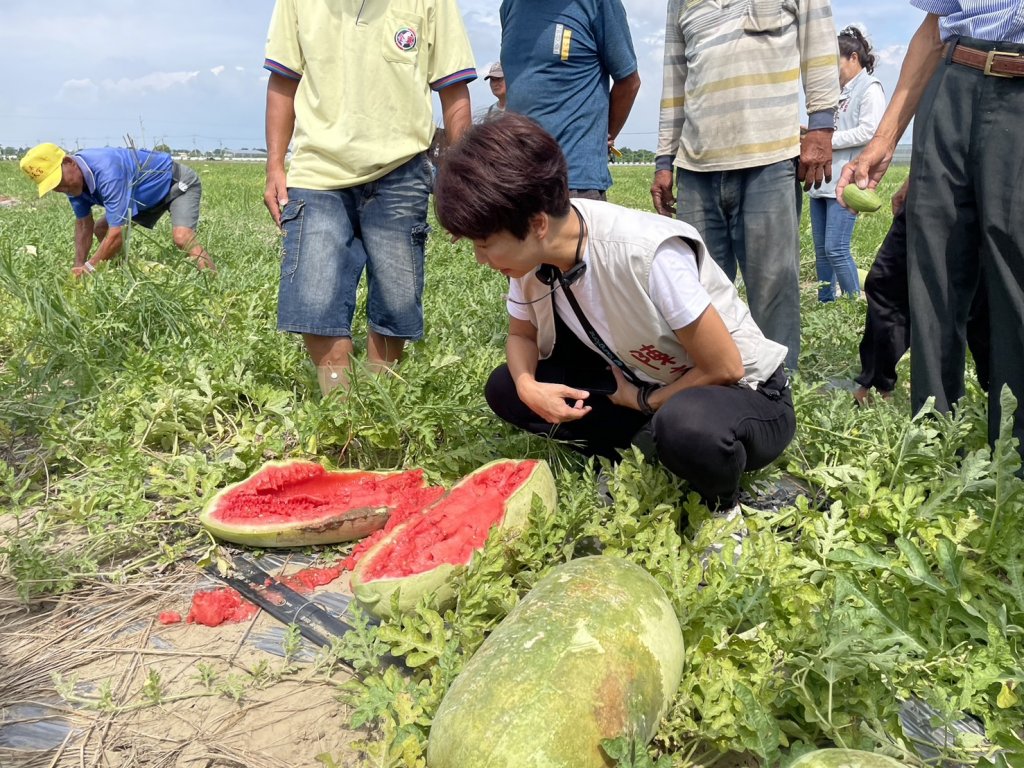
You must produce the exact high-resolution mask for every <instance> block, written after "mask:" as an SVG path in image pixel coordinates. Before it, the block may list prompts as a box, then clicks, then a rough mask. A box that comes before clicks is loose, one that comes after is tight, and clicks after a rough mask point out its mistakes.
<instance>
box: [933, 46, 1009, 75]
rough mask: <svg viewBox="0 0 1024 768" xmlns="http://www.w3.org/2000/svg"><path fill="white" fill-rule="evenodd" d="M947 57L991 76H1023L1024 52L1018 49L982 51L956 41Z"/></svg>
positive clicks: (955, 62)
mask: <svg viewBox="0 0 1024 768" xmlns="http://www.w3.org/2000/svg"><path fill="white" fill-rule="evenodd" d="M949 58H950V61H952V62H953V63H954V64H961V65H963V66H965V67H970V68H971V69H977V70H978V71H980V72H984V73H985V74H986V75H990V76H992V77H1024V53H1022V52H1019V51H1012V52H1011V51H997V50H990V51H984V50H980V49H978V48H971V47H969V46H966V45H964V44H963V43H957V44H956V45H954V46H953V55H952V56H950V57H949Z"/></svg>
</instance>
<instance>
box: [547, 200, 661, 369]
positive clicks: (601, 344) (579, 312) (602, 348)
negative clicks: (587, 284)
mask: <svg viewBox="0 0 1024 768" xmlns="http://www.w3.org/2000/svg"><path fill="white" fill-rule="evenodd" d="M573 210H574V211H576V217H577V218H578V219H579V221H580V236H579V239H578V240H577V241H576V264H577V265H578V264H581V263H582V253H581V251H582V249H583V236H584V235H585V234H586V232H587V225H586V223H585V222H584V221H583V215H582V214H581V213H580V212H579V210H577V209H576V208H575V207H574V208H573ZM555 275H556V277H557V279H558V283H559V285H561V286H562V292H563V293H564V294H565V298H566V299H567V300H568V301H569V306H570V307H572V311H573V312H574V313H575V314H576V319H577V320H579V321H580V325H582V326H583V330H584V331H586V332H587V336H588V337H589V338H590V341H591V342H592V343H593V344H594V346H595V347H597V349H598V351H599V352H600V353H601V354H602V355H604V357H605V359H607V360H608V361H609V362H611V363H612V365H614V366H615V367H616V368H618V369H619V370H620V371H622V375H623V376H625V377H626V379H627V380H628V381H629V382H630V383H631V384H633V385H635V386H637V387H646V386H647V382H645V381H644V380H643V379H641V378H640V377H639V376H637V375H636V374H635V373H633V371H632V369H631V368H630V367H629V366H628V365H626V364H625V363H624V362H622V359H621V358H620V357H619V356H618V355H616V354H615V353H614V352H613V351H612V348H611V347H609V346H608V345H607V344H605V341H604V339H602V338H601V334H599V333H598V332H597V331H596V330H595V329H594V326H593V325H591V323H590V320H588V319H587V316H586V315H585V314H583V308H582V307H580V303H579V302H578V301H577V300H576V297H575V296H574V295H573V293H572V287H571V286H572V283H573V282H574V281H573V280H572V279H569V278H568V277H567V276H566V275H563V274H562V271H561V270H556V272H555ZM551 311H552V312H554V313H555V314H557V313H558V309H557V307H556V306H555V294H554V292H553V291H552V293H551Z"/></svg>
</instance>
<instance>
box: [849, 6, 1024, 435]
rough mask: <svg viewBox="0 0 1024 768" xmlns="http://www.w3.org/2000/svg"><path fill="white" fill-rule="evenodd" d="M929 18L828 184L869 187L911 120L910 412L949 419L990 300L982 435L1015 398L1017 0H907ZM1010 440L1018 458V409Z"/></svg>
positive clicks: (1023, 335)
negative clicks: (858, 142) (855, 147)
mask: <svg viewBox="0 0 1024 768" xmlns="http://www.w3.org/2000/svg"><path fill="white" fill-rule="evenodd" d="M911 5H913V6H915V7H916V8H920V9H921V10H923V11H925V12H927V14H928V16H927V17H926V18H925V19H924V21H923V22H922V23H921V26H920V27H919V28H918V30H917V32H916V33H915V34H914V37H913V39H912V40H911V41H910V47H909V48H908V50H907V55H906V58H904V60H903V68H902V69H901V70H900V79H899V82H898V83H897V84H896V90H895V92H894V93H893V95H892V100H891V101H890V102H889V106H888V108H887V109H886V111H885V114H884V115H883V116H882V122H881V123H880V124H879V126H878V130H877V131H876V132H875V138H874V139H872V140H871V142H870V143H869V144H868V145H867V146H866V147H865V148H864V151H863V152H862V153H861V155H860V156H859V157H858V158H856V159H855V160H854V161H852V162H850V163H848V164H847V165H846V167H845V168H843V169H842V176H841V178H840V180H839V183H838V185H837V187H836V196H837V197H841V194H842V190H843V189H844V188H845V187H846V185H847V184H850V183H856V184H857V186H859V187H862V188H864V187H868V188H874V187H876V186H877V185H878V182H879V181H880V180H881V178H882V176H883V175H884V174H885V171H886V169H887V168H888V167H889V163H890V162H891V161H892V156H893V151H894V149H895V147H896V143H897V142H898V141H899V139H900V137H901V136H902V135H903V132H904V131H905V130H906V128H907V125H908V124H909V123H910V120H911V118H914V149H913V157H912V160H911V166H910V193H909V195H908V196H907V249H908V253H907V256H908V266H909V275H908V278H909V289H910V319H911V320H910V326H911V339H910V344H911V349H913V351H914V353H913V355H912V356H911V360H910V377H911V381H910V394H911V405H912V406H913V408H914V410H915V411H917V410H918V409H919V408H920V407H921V406H923V405H924V404H925V402H926V400H927V399H928V398H929V397H933V396H934V397H935V407H936V408H938V409H939V410H942V411H947V410H949V409H950V407H951V406H952V405H953V403H955V402H956V401H957V400H958V399H959V398H960V397H961V396H962V395H963V393H964V359H965V351H964V346H965V327H966V322H967V316H968V310H969V308H970V306H971V300H972V298H973V297H974V293H975V287H976V286H977V285H978V281H979V280H984V287H985V289H986V290H987V292H988V298H989V311H990V320H989V339H990V357H991V374H990V378H991V386H990V387H989V409H988V435H989V440H990V441H994V440H995V438H996V437H997V436H998V435H999V422H1000V418H1001V415H1002V414H1001V409H1000V391H1001V390H1002V387H1003V385H1004V384H1006V385H1009V387H1010V389H1011V390H1012V391H1013V394H1014V395H1016V396H1017V398H1018V400H1020V399H1022V398H1024V198H1022V197H1021V187H1020V178H1021V174H1022V173H1024V129H1022V126H1024V11H1022V10H1021V3H1020V2H1019V0H911ZM1013 434H1014V436H1015V437H1016V438H1017V439H1018V441H1019V444H1018V450H1022V449H1024V409H1022V408H1020V407H1018V408H1017V410H1016V412H1015V414H1014V422H1013Z"/></svg>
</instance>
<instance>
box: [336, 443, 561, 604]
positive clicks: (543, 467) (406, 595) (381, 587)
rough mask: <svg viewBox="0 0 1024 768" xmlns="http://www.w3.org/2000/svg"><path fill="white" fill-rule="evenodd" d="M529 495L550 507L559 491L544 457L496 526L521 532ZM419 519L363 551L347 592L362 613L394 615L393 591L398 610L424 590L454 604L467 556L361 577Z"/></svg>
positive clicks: (463, 481) (480, 470)
mask: <svg viewBox="0 0 1024 768" xmlns="http://www.w3.org/2000/svg"><path fill="white" fill-rule="evenodd" d="M509 461H515V460H510V459H498V460H496V461H492V462H489V463H488V464H484V465H483V466H482V467H480V468H478V469H476V470H474V471H473V472H471V473H470V474H468V475H466V476H465V477H463V478H462V479H461V480H460V481H459V482H458V483H456V485H455V486H453V487H452V489H451V491H450V493H452V492H454V491H455V490H456V489H457V488H459V486H461V485H464V484H466V483H470V482H472V480H473V478H474V477H476V476H477V475H480V474H483V473H486V472H488V471H490V470H491V469H493V468H494V467H496V466H499V465H501V464H506V463H508V462H509ZM534 496H536V497H538V498H539V499H540V501H541V503H542V504H543V505H544V507H545V508H546V509H548V510H552V511H553V510H554V509H555V505H556V503H557V499H558V491H557V489H556V488H555V479H554V477H553V476H552V475H551V469H550V468H549V467H548V465H547V463H546V462H544V461H537V462H536V464H535V466H534V468H533V471H532V472H531V473H530V476H529V477H528V478H527V479H526V481H525V482H523V484H522V485H520V486H519V487H518V488H517V489H516V490H515V491H513V492H512V493H511V494H510V495H509V497H508V499H507V500H506V501H505V516H504V517H503V518H502V521H501V522H500V523H499V524H498V525H497V526H495V527H496V528H499V529H501V530H503V531H508V532H512V531H522V530H524V529H525V528H526V526H527V524H528V522H529V516H530V509H531V507H532V505H533V498H534ZM443 503H444V498H443V497H442V498H441V499H440V500H439V501H438V502H436V503H435V504H434V505H432V506H431V507H429V508H427V509H426V510H424V512H423V514H424V515H429V514H431V512H432V510H433V509H435V508H436V507H437V506H438V505H439V504H443ZM418 520H419V515H415V516H413V517H412V518H410V519H408V520H406V521H405V522H403V523H401V524H399V525H397V526H396V527H395V528H394V530H392V531H390V532H389V533H388V534H387V535H386V536H384V537H383V538H382V539H381V540H380V541H378V542H377V543H376V544H375V545H374V546H373V547H371V548H370V549H368V550H367V551H366V553H365V554H364V555H363V556H362V558H360V560H359V562H358V563H357V564H356V567H355V568H354V569H353V570H352V576H351V580H350V586H351V590H352V594H353V595H354V596H355V598H356V601H357V602H358V603H359V605H360V607H361V608H362V609H363V610H364V611H366V612H367V613H369V614H370V615H372V616H375V617H376V618H378V619H390V618H394V615H395V614H394V600H393V596H395V595H397V607H398V613H399V614H405V613H409V612H410V611H412V610H413V609H414V608H415V607H416V604H417V603H419V601H420V599H421V598H422V597H423V596H425V595H429V594H433V595H434V599H435V604H436V606H437V607H438V610H444V609H445V608H447V607H450V606H451V604H452V603H453V602H454V599H455V589H454V581H455V575H456V570H457V569H458V568H461V567H464V566H465V565H468V564H469V561H468V560H467V562H466V563H459V564H448V563H443V564H441V565H438V566H436V567H434V568H432V569H430V570H428V571H423V572H421V573H416V574H411V575H408V576H402V577H399V578H393V579H392V578H384V579H373V580H366V578H365V575H364V574H365V573H366V571H367V569H368V568H369V566H370V564H371V563H372V562H373V559H374V557H375V556H376V555H377V554H378V553H380V552H382V551H383V550H385V549H386V548H387V547H389V546H391V544H392V542H394V541H396V540H398V539H400V538H401V537H402V536H403V535H405V534H406V532H407V531H408V530H409V529H410V528H411V527H412V526H413V525H415V523H416V522H417V521H418Z"/></svg>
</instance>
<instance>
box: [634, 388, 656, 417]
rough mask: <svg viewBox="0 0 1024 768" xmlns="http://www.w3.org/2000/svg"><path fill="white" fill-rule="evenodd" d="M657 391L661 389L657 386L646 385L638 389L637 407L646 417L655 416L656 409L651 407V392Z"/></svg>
mask: <svg viewBox="0 0 1024 768" xmlns="http://www.w3.org/2000/svg"><path fill="white" fill-rule="evenodd" d="M656 389H660V387H659V386H658V385H657V384H644V385H642V386H638V387H637V388H636V405H637V409H638V410H639V411H640V413H642V414H643V415H644V416H653V415H654V408H653V407H652V406H651V401H650V397H651V392H653V391H654V390H656Z"/></svg>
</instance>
